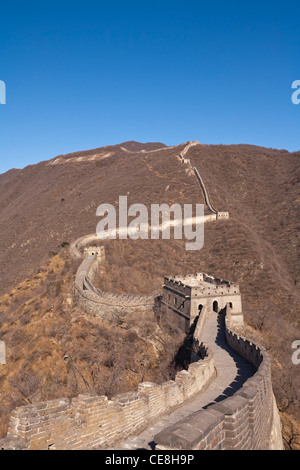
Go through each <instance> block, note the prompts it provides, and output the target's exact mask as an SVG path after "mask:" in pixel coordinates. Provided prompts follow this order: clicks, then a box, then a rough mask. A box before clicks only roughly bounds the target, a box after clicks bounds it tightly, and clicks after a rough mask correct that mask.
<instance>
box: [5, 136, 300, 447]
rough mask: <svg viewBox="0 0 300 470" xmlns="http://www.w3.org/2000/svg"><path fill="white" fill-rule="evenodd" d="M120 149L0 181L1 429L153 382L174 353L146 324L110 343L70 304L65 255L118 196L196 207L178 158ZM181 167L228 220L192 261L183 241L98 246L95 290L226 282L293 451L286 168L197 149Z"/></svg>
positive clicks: (222, 150)
mask: <svg viewBox="0 0 300 470" xmlns="http://www.w3.org/2000/svg"><path fill="white" fill-rule="evenodd" d="M122 145H123V146H126V145H127V148H128V149H129V150H132V151H136V150H140V149H141V148H143V145H141V144H137V143H127V144H126V145H125V144H122ZM122 145H120V146H110V147H105V148H104V149H96V150H99V151H105V152H111V153H112V156H111V157H109V158H106V159H105V160H103V161H101V160H100V161H96V162H95V161H90V162H84V163H83V162H82V163H65V164H62V165H53V166H51V165H48V162H42V163H40V164H38V165H33V166H30V167H27V168H25V169H24V170H19V171H17V172H11V173H10V174H9V175H7V174H6V175H2V177H1V178H0V213H1V214H0V215H1V220H3V221H4V222H5V223H3V224H1V227H0V238H1V244H2V251H1V255H0V261H1V262H0V271H1V286H0V289H1V293H2V294H3V296H2V297H1V305H0V312H1V314H0V339H4V341H5V342H6V344H7V347H8V361H7V365H6V366H5V367H2V368H1V369H0V382H1V389H0V390H1V391H0V393H1V395H0V400H1V404H2V406H1V410H2V411H1V413H2V414H3V413H4V414H5V413H6V416H7V415H8V414H9V410H11V409H12V408H13V407H14V406H16V405H17V404H20V403H24V402H26V400H27V402H28V400H32V399H34V400H39V399H47V398H51V397H54V396H73V395H74V394H76V393H77V392H78V391H84V390H86V389H87V388H88V387H93V389H95V390H96V391H97V393H107V394H114V393H117V392H118V391H124V390H125V389H130V388H131V387H134V386H135V385H136V384H137V383H138V382H139V381H140V380H143V378H144V379H145V377H147V378H149V377H151V379H153V378H154V379H157V380H161V379H162V377H164V376H168V374H170V373H172V371H170V369H169V368H168V367H169V364H170V363H171V361H172V357H173V356H174V351H175V350H176V347H178V341H177V339H176V338H173V334H171V333H172V332H170V331H168V332H167V333H165V332H164V330H163V326H162V325H157V323H154V322H156V318H155V316H154V317H153V315H154V314H153V312H149V314H148V315H147V316H142V315H141V316H140V317H139V318H138V319H134V318H130V319H128V323H127V324H126V325H123V326H125V327H126V328H122V329H118V330H117V329H114V331H112V330H111V327H110V325H108V324H105V322H100V321H95V320H93V319H91V318H87V317H86V316H85V315H83V314H82V312H78V311H77V309H76V306H74V305H73V303H72V282H73V276H74V271H73V267H72V266H71V263H70V261H69V260H68V258H67V251H68V245H67V244H68V243H71V242H72V241H73V240H75V239H76V238H78V237H80V236H82V235H85V234H88V233H94V232H95V228H96V224H97V222H98V219H97V217H96V216H95V213H96V207H97V206H98V205H99V204H101V203H103V202H105V203H111V204H113V205H114V206H116V205H117V201H118V197H119V195H126V194H127V195H128V204H129V205H130V204H133V203H137V202H139V203H144V204H146V205H147V206H148V207H149V206H150V204H151V203H162V202H165V203H168V204H172V203H174V202H178V203H180V204H184V203H196V202H198V203H201V202H203V198H202V194H201V192H200V189H199V186H198V184H197V181H196V179H195V178H194V177H193V176H189V175H188V173H187V172H186V171H185V168H184V166H183V165H181V164H180V162H179V160H178V159H177V158H176V155H178V153H179V152H180V150H181V149H182V148H183V147H184V145H182V146H178V147H177V148H175V149H168V150H163V151H161V152H160V151H158V152H152V153H147V152H145V153H136V154H135V153H128V152H124V151H122V150H121V148H120V147H121V146H122ZM159 146H160V144H153V145H151V147H148V150H152V149H155V148H158V147H159ZM95 153H96V151H95V150H91V151H88V152H81V153H78V154H73V156H82V155H85V156H88V155H94V154H95ZM71 156H72V155H71ZM67 157H69V156H62V158H65V159H67ZM188 158H190V159H191V161H192V163H193V164H195V165H196V166H197V168H198V169H199V171H200V173H201V175H202V177H203V179H204V181H205V183H206V186H207V189H208V191H209V194H210V197H211V201H212V204H213V206H214V207H216V208H217V209H218V210H220V211H223V210H224V211H226V210H228V211H229V213H230V219H229V220H228V221H220V222H218V223H209V224H207V225H206V227H205V244H204V248H203V249H202V250H200V251H199V252H188V251H186V250H185V247H184V242H183V241H182V242H181V241H174V240H173V241H170V242H168V241H163V240H160V241H151V240H145V241H141V240H136V241H132V240H127V241H126V240H125V241H110V242H106V243H105V244H106V252H107V262H106V263H105V265H103V267H102V272H100V273H99V277H98V279H97V285H98V286H99V287H100V288H102V289H105V290H108V291H112V292H119V293H144V294H146V293H152V292H155V293H160V291H161V284H162V283H163V277H164V276H165V275H172V274H180V273H188V272H197V271H204V272H207V273H211V274H212V275H214V276H219V277H222V278H224V279H228V280H230V281H235V282H238V283H239V284H240V286H241V292H242V303H243V312H244V315H245V319H246V322H247V325H248V331H249V333H250V334H251V335H252V336H253V337H254V338H258V339H259V341H260V342H262V343H263V344H264V345H265V346H266V347H267V349H268V351H269V353H270V355H271V358H272V364H273V387H274V391H275V395H276V399H277V403H278V405H279V408H280V411H281V416H282V422H283V425H284V429H283V431H284V438H285V442H286V446H287V448H294V449H299V448H300V437H299V435H300V431H299V429H300V425H299V422H300V411H299V388H300V387H299V386H300V383H299V378H300V374H299V367H300V366H296V365H293V364H292V361H291V356H292V350H291V344H292V342H293V341H294V340H296V339H300V327H299V303H300V293H299V284H300V270H299V232H300V230H299V229H300V222H299V220H300V219H299V202H300V185H299V182H300V155H299V154H297V153H296V154H290V153H288V152H286V151H284V150H282V151H279V150H274V149H265V148H260V147H254V146H248V145H238V146H222V145H219V146H213V145H211V146H204V145H203V146H202V145H201V146H196V147H192V148H191V149H190V152H189V155H188ZM55 253H59V255H55ZM49 259H50V262H49ZM38 271H40V272H38ZM137 320H138V321H137ZM135 321H136V322H137V324H136V323H135ZM153 324H155V325H156V328H155V330H154V329H153V328H152V326H151V325H153ZM173 333H174V332H173ZM153 334H154V336H155V337H154V338H153ZM135 335H136V336H135ZM151 335H152V336H151ZM129 337H130V340H129ZM172 338H173V340H174V341H173V342H172ZM163 342H164V344H163ZM132 347H134V348H136V350H135V352H134V354H132ZM169 348H170V349H169ZM121 350H122V351H124V354H123V353H122V354H120V351H121ZM108 351H109V353H108ZM167 353H168V354H169V356H168V357H167V356H165V354H167ZM126 358H127V359H126ZM161 359H162V360H161ZM159 364H163V366H162V369H164V367H167V371H166V370H165V371H164V370H160V369H159V367H160V366H159ZM87 384H88V385H87ZM25 395H27V397H25ZM1 422H2V423H3V422H4V420H3V419H2V420H1ZM2 427H3V429H2V432H4V428H5V426H3V425H2Z"/></svg>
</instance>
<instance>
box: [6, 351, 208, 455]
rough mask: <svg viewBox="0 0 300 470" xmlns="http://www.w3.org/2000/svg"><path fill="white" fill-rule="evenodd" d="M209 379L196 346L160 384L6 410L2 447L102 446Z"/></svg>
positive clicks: (145, 423)
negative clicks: (192, 357)
mask: <svg viewBox="0 0 300 470" xmlns="http://www.w3.org/2000/svg"><path fill="white" fill-rule="evenodd" d="M214 377H215V368H214V358H213V356H212V355H211V352H210V350H209V348H207V346H206V345H205V344H203V343H201V344H200V345H199V354H198V358H197V362H193V363H192V364H190V366H189V368H188V370H183V371H181V372H178V373H177V375H176V377H175V380H169V381H167V382H164V383H162V384H156V383H152V382H142V383H140V384H138V387H137V390H136V391H132V392H128V393H123V394H120V395H117V396H115V397H113V398H112V399H111V400H109V399H108V397H106V396H104V395H102V396H98V395H95V394H82V395H78V396H77V397H75V398H72V399H69V398H60V399H55V400H50V401H46V402H40V403H36V404H31V405H26V406H21V407H19V408H17V409H15V410H14V411H13V412H12V414H11V419H10V423H9V428H8V435H7V437H6V438H4V439H2V440H0V447H1V448H3V449H11V448H12V446H13V448H20V449H22V450H46V449H54V450H84V449H94V448H99V447H100V448H105V447H107V446H108V445H111V444H113V443H115V442H118V441H119V440H121V439H124V438H126V437H128V436H130V435H134V434H135V433H137V432H139V431H142V430H143V429H146V428H147V427H148V426H149V425H150V424H151V423H153V422H154V421H155V420H157V419H158V417H160V416H162V415H164V414H169V413H170V412H171V411H172V410H173V409H175V408H177V407H178V406H180V405H181V404H182V403H183V402H184V401H185V400H188V399H189V398H190V397H192V396H193V395H195V394H196V393H199V391H201V390H202V389H204V388H205V387H207V385H208V383H210V381H211V380H212V379H213V378H214Z"/></svg>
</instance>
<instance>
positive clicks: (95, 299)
mask: <svg viewBox="0 0 300 470" xmlns="http://www.w3.org/2000/svg"><path fill="white" fill-rule="evenodd" d="M197 144H198V142H197V141H196V142H190V143H188V144H187V145H186V147H185V149H184V150H183V152H181V154H180V156H179V158H180V160H181V162H182V163H183V164H186V165H188V167H189V168H190V169H191V170H192V171H193V172H194V174H195V176H196V178H197V180H198V182H199V184H200V187H201V189H202V191H203V194H204V199H205V203H206V205H207V207H208V209H209V211H210V212H211V214H210V215H208V216H204V217H205V220H204V221H205V222H210V221H213V220H218V219H222V218H225V219H226V218H228V217H229V214H228V213H226V212H221V213H220V212H217V211H216V210H215V209H214V208H213V206H212V204H211V202H210V199H209V195H208V192H207V189H206V187H205V184H204V182H203V180H202V178H201V176H200V173H199V172H198V170H197V169H196V167H194V166H193V165H192V164H191V163H190V160H187V159H186V158H185V156H186V154H187V152H188V150H189V148H190V147H191V146H193V145H197ZM100 238H101V237H100ZM97 241H99V234H97V235H96V234H93V235H87V236H84V237H81V238H80V239H78V240H76V241H75V242H74V243H72V244H71V246H70V251H71V254H72V256H73V257H74V258H76V259H81V258H82V257H83V260H82V262H81V264H80V266H79V268H78V270H77V273H76V277H75V286H74V295H75V298H76V301H77V303H78V305H79V306H80V307H81V308H82V309H83V310H84V311H85V312H87V313H88V314H91V315H94V316H99V317H103V318H105V319H106V320H108V321H111V322H114V321H115V320H116V317H117V316H118V315H119V314H120V313H121V312H122V311H128V309H130V310H133V311H136V312H138V311H140V310H141V309H149V308H153V307H154V305H155V307H156V308H159V309H160V312H161V315H163V316H164V318H165V319H166V321H170V322H172V323H175V324H176V325H177V326H178V327H179V328H180V329H181V330H183V331H185V332H188V331H191V329H193V351H192V354H191V360H190V365H189V367H188V370H183V371H181V372H179V373H177V375H176V377H175V379H174V380H170V381H167V382H165V383H163V384H155V383H150V382H142V383H140V384H139V385H138V387H137V390H136V391H134V392H128V393H125V394H121V395H117V396H115V397H113V398H112V399H111V400H109V399H108V398H107V397H106V396H97V395H93V394H83V395H79V396H77V397H75V398H72V399H69V398H58V399H55V400H51V401H47V402H41V403H34V404H30V405H26V406H22V407H19V408H17V409H15V410H14V411H13V412H12V414H11V418H10V423H9V428H8V433H7V436H6V437H5V438H4V439H2V440H0V448H2V449H7V450H25V449H30V450H41V449H45V450H47V449H51V450H55V449H56V450H79V449H84V450H86V449H140V448H143V449H152V450H153V449H156V450H171V449H176V450H180V449H182V450H231V449H232V450H282V449H283V443H282V437H281V424H280V419H279V413H278V410H277V406H276V401H275V398H274V395H273V390H272V380H271V363H270V358H269V356H268V354H267V352H266V350H265V348H264V347H262V346H260V345H258V344H255V343H254V342H252V341H250V340H249V339H247V338H246V337H245V336H244V334H243V333H244V318H243V314H242V305H241V294H240V290H239V286H238V285H237V284H235V283H230V282H228V281H224V280H222V279H218V278H215V277H213V276H211V275H208V274H206V273H195V274H187V275H185V276H179V275H175V276H173V277H165V279H164V287H163V292H162V294H161V295H152V296H136V295H118V294H111V293H108V292H105V291H102V290H100V289H97V288H96V287H95V286H94V284H93V282H94V279H95V276H96V274H97V269H98V267H99V265H100V264H101V263H103V262H104V261H105V252H104V248H103V247H99V246H97V245H96V243H97ZM4 354H5V351H4ZM4 357H5V356H4ZM2 364H5V361H2Z"/></svg>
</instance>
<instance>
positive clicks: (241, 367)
mask: <svg viewBox="0 0 300 470" xmlns="http://www.w3.org/2000/svg"><path fill="white" fill-rule="evenodd" d="M201 340H202V341H204V342H205V343H206V344H208V346H209V347H210V349H211V351H212V353H213V355H214V361H215V368H216V378H215V380H213V381H212V383H211V384H210V385H209V386H208V387H207V389H206V390H205V391H203V392H202V393H199V394H198V395H196V396H194V397H193V398H191V399H190V400H189V401H187V402H185V403H184V405H182V406H181V407H179V408H177V409H176V410H174V411H172V412H171V413H170V414H169V415H166V416H163V417H162V418H161V419H158V420H157V422H156V423H154V424H152V425H151V426H149V427H148V428H147V429H145V430H144V431H142V432H141V433H140V434H138V435H135V436H131V437H128V438H127V439H126V440H123V441H121V442H119V443H116V444H115V445H114V446H113V447H110V449H112V450H122V449H124V450H137V449H145V450H151V449H152V450H153V449H154V448H155V443H154V441H153V439H154V436H155V435H156V434H158V433H159V432H160V431H162V430H163V429H165V428H167V427H168V426H171V425H172V424H175V423H176V422H177V421H179V420H181V419H184V418H186V417H187V416H189V415H190V414H192V413H195V412H196V411H199V410H201V409H202V408H206V407H208V406H209V405H212V404H213V403H217V402H219V401H221V400H224V399H225V398H227V397H229V396H231V395H233V394H234V393H235V392H236V391H237V390H238V389H239V388H240V387H241V386H242V385H243V383H244V382H245V381H246V380H247V379H248V378H249V377H250V376H252V375H253V374H254V372H255V369H254V367H253V366H252V365H251V364H250V363H249V362H248V361H246V360H245V359H243V358H242V357H241V356H240V355H239V354H238V353H237V352H235V351H234V350H233V349H232V348H231V347H230V346H228V344H227V341H226V338H225V323H224V316H223V315H221V314H219V315H218V314H216V313H215V312H212V313H211V314H210V316H209V317H208V319H207V320H206V323H205V325H204V328H203V333H202V335H201Z"/></svg>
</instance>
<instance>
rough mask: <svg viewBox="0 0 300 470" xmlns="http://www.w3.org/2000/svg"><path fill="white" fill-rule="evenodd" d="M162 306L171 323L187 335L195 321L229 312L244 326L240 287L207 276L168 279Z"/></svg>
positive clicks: (238, 324) (192, 275)
mask: <svg viewBox="0 0 300 470" xmlns="http://www.w3.org/2000/svg"><path fill="white" fill-rule="evenodd" d="M161 305H162V308H161V310H162V313H163V314H165V316H166V317H167V318H168V320H169V321H171V322H173V323H175V324H176V325H177V326H178V327H179V328H180V329H181V330H183V331H185V332H187V331H188V329H189V327H190V326H191V325H192V324H193V322H194V320H195V318H196V317H198V316H199V317H201V315H203V314H204V313H205V314H209V313H210V312H217V313H219V312H220V311H221V310H223V309H230V314H231V319H232V322H233V324H235V325H236V326H240V325H241V326H242V325H243V323H244V318H243V314H242V302H241V294H240V288H239V285H238V284H233V283H230V282H228V281H224V280H223V279H219V278H215V277H213V276H209V275H208V274H205V273H196V274H187V275H184V276H174V277H165V279H164V286H163V294H162V299H161Z"/></svg>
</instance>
